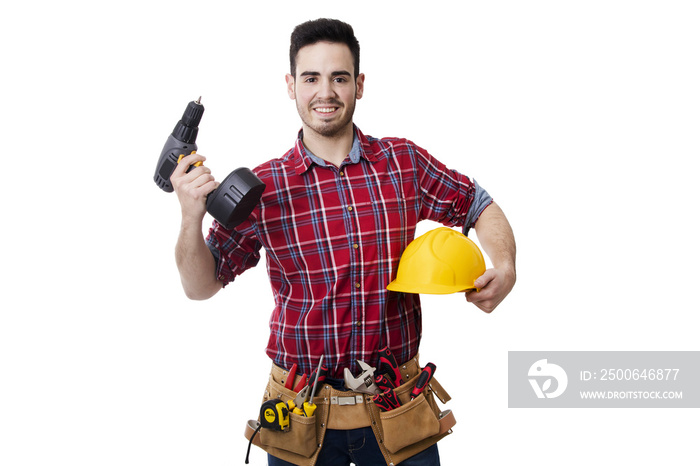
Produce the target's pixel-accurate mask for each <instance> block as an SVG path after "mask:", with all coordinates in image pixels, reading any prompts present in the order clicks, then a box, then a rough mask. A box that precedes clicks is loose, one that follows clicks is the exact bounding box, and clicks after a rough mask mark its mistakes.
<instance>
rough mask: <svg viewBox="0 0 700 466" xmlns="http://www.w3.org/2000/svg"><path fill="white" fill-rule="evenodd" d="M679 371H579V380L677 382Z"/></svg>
mask: <svg viewBox="0 0 700 466" xmlns="http://www.w3.org/2000/svg"><path fill="white" fill-rule="evenodd" d="M679 371H680V369H600V370H599V372H591V371H581V372H580V379H581V380H583V381H587V380H604V381H618V380H635V381H636V380H659V381H667V380H677V379H678V373H679Z"/></svg>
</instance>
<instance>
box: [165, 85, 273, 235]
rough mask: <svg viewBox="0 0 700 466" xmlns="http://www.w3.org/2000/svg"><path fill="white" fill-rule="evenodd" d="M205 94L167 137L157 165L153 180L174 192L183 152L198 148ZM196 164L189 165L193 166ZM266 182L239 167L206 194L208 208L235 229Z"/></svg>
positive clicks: (256, 202) (258, 200)
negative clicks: (178, 165) (174, 174)
mask: <svg viewBox="0 0 700 466" xmlns="http://www.w3.org/2000/svg"><path fill="white" fill-rule="evenodd" d="M201 101H202V98H201V97H200V98H199V99H197V100H195V101H192V102H190V103H189V104H187V108H185V112H184V113H183V114H182V118H181V119H180V121H178V122H177V124H176V125H175V128H174V129H173V132H172V133H171V134H170V136H168V139H167V140H166V141H165V145H164V146H163V150H162V151H161V153H160V158H159V159H158V165H156V172H155V174H154V175H153V181H155V183H156V184H157V185H158V187H159V188H160V189H162V190H163V191H165V192H167V193H171V192H173V185H172V183H171V182H170V177H171V176H172V174H173V172H174V171H175V167H176V166H177V164H178V162H179V161H180V159H181V158H182V157H183V156H184V155H189V154H193V153H195V152H196V151H197V143H196V142H195V141H196V140H197V133H198V132H199V122H200V121H201V120H202V115H203V114H204V106H203V105H202V102H201ZM192 168H194V167H189V168H188V169H187V170H188V171H189V170H191V169H192ZM264 190H265V183H263V182H262V181H261V180H260V178H258V177H257V176H256V175H255V174H254V173H253V172H252V171H251V170H250V169H248V168H244V167H242V168H237V169H236V170H234V171H232V172H231V173H230V174H229V175H228V176H227V177H226V178H225V179H224V181H222V182H221V184H220V185H219V187H218V188H216V189H215V190H214V191H212V192H211V193H209V195H208V196H207V212H209V213H210V214H211V216H212V217H214V218H215V219H216V220H217V221H218V222H219V223H221V224H222V225H223V226H224V227H225V228H227V229H229V230H232V229H234V228H235V227H237V226H238V225H239V224H240V223H241V222H243V221H244V220H245V219H247V218H248V216H249V215H250V213H251V212H252V211H253V209H255V206H257V205H258V203H259V202H260V198H261V197H262V193H263V191H264Z"/></svg>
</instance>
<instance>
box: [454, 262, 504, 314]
mask: <svg viewBox="0 0 700 466" xmlns="http://www.w3.org/2000/svg"><path fill="white" fill-rule="evenodd" d="M474 284H475V285H476V287H477V289H476V290H469V291H467V292H466V293H465V296H466V299H467V302H470V303H472V304H474V305H475V306H476V307H478V308H479V309H481V310H482V311H484V312H486V313H490V312H492V311H493V310H494V309H496V307H497V306H498V305H499V304H500V303H501V301H503V300H504V299H505V297H506V296H507V295H508V293H510V290H511V289H512V288H513V285H515V277H512V278H511V276H510V275H509V274H507V273H505V272H504V271H499V270H497V269H488V270H487V271H486V272H485V273H484V274H483V275H482V276H481V277H479V278H477V279H476V281H475V282H474Z"/></svg>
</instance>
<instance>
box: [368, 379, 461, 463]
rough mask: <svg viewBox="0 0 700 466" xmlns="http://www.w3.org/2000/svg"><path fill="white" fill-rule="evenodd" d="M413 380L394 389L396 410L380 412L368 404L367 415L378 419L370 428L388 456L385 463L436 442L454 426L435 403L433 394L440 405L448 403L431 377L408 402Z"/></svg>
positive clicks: (448, 397)
mask: <svg viewBox="0 0 700 466" xmlns="http://www.w3.org/2000/svg"><path fill="white" fill-rule="evenodd" d="M417 380H418V376H415V377H413V378H411V379H409V380H407V381H406V382H405V383H404V384H402V385H401V386H400V387H398V388H395V389H394V393H395V394H396V396H397V398H398V399H399V401H400V402H401V406H400V407H398V408H396V409H392V410H391V411H385V412H381V411H380V410H379V409H378V408H377V407H376V406H375V405H374V404H372V408H371V410H370V411H371V415H372V416H373V417H375V416H376V417H377V418H378V419H379V422H377V423H376V424H374V423H373V429H374V431H375V435H376V436H377V439H378V441H379V443H380V446H381V447H382V449H383V450H386V453H385V456H389V458H387V460H388V461H387V462H388V463H394V464H397V463H399V462H401V461H403V460H404V459H406V458H410V457H411V456H413V455H415V454H417V453H419V452H421V451H423V450H424V449H426V448H428V447H429V446H431V445H433V444H434V443H437V442H438V441H439V440H440V439H442V438H443V437H444V436H446V435H448V434H449V433H451V429H452V427H453V426H454V425H455V423H456V422H455V419H454V416H453V415H452V412H451V411H444V412H441V411H440V409H439V407H438V406H437V403H436V402H435V398H434V396H435V395H437V397H438V398H439V399H440V400H441V401H442V402H443V403H446V402H447V401H449V400H450V396H449V394H448V393H447V392H446V391H445V390H444V389H443V388H442V386H441V385H440V383H439V382H438V381H437V380H436V379H435V378H433V379H432V380H431V382H430V383H429V384H428V387H427V388H426V389H425V390H423V392H422V393H421V394H420V395H418V396H417V397H416V398H414V399H413V400H411V391H412V390H413V388H414V387H415V385H416V382H417Z"/></svg>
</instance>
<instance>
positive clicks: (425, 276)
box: [386, 227, 486, 294]
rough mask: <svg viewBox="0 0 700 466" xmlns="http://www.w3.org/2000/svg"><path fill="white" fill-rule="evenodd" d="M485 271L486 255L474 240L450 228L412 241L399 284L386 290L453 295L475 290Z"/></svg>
mask: <svg viewBox="0 0 700 466" xmlns="http://www.w3.org/2000/svg"><path fill="white" fill-rule="evenodd" d="M485 271H486V264H485V263H484V255H483V254H482V253H481V251H480V250H479V247H478V246H477V245H476V244H474V242H473V241H472V240H470V239H469V238H467V237H466V236H464V235H463V234H462V233H459V232H458V231H455V230H452V229H450V228H447V227H440V228H436V229H435V230H431V231H429V232H428V233H426V234H424V235H422V236H419V237H418V238H416V239H414V240H413V241H411V243H410V244H409V245H408V246H407V247H406V250H405V251H404V252H403V254H402V255H401V260H400V261H399V268H398V270H397V272H396V280H394V281H393V282H391V283H389V286H387V287H386V288H387V290H390V291H400V292H403V293H427V294H450V293H457V292H460V291H466V290H469V289H473V288H476V287H475V286H474V281H475V280H476V279H477V278H479V277H480V276H481V275H483V273H484V272H485Z"/></svg>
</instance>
